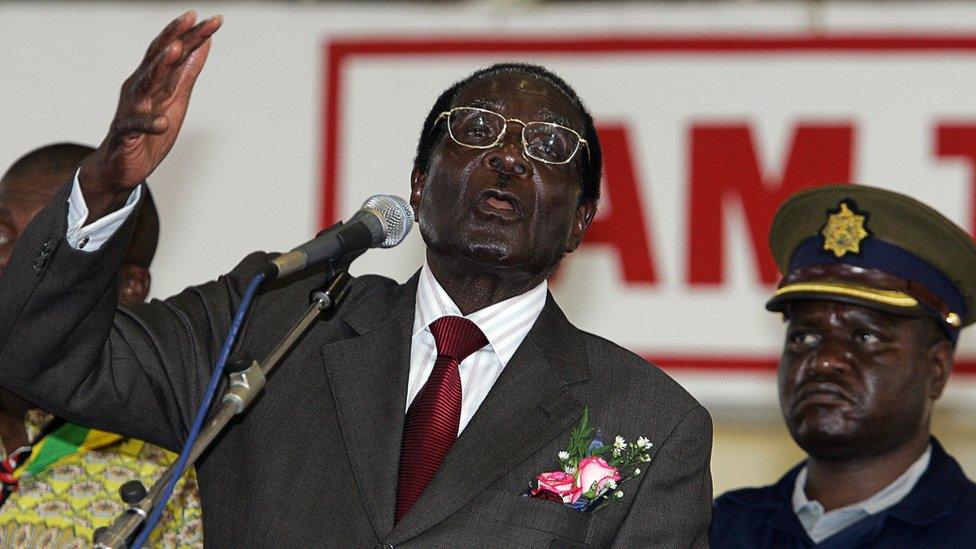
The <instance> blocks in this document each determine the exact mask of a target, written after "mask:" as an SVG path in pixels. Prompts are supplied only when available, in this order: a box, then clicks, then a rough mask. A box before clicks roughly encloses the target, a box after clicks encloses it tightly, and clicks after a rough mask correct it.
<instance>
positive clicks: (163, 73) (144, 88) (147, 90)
mask: <svg viewBox="0 0 976 549" xmlns="http://www.w3.org/2000/svg"><path fill="white" fill-rule="evenodd" d="M182 55H183V45H182V43H181V42H179V41H177V42H171V43H170V44H169V45H168V46H166V48H165V49H164V50H163V51H161V52H159V55H157V56H156V58H155V59H153V61H152V64H151V65H149V67H147V68H146V74H145V76H143V78H142V80H141V81H140V92H141V95H142V96H143V97H151V96H153V95H155V94H156V93H157V92H159V90H161V89H163V87H164V86H165V85H167V83H168V82H169V81H172V80H175V78H174V77H173V75H172V74H171V70H172V68H173V66H174V65H175V64H176V62H177V61H178V60H179V59H180V57H182Z"/></svg>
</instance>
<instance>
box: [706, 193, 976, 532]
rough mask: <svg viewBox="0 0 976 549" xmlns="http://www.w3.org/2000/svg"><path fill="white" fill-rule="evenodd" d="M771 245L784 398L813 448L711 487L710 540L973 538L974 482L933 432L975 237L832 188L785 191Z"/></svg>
mask: <svg viewBox="0 0 976 549" xmlns="http://www.w3.org/2000/svg"><path fill="white" fill-rule="evenodd" d="M770 246H771V248H772V252H773V255H774V256H775V258H776V261H777V263H778V265H779V268H780V271H781V272H783V273H784V277H783V280H782V282H781V283H780V285H779V288H778V289H777V290H776V292H775V294H774V295H773V298H772V299H770V300H769V302H768V303H767V304H766V308H767V309H769V310H770V311H776V312H781V313H783V315H784V318H785V319H786V320H787V322H788V326H787V331H786V342H785V345H784V349H783V354H782V357H781V359H780V364H779V373H778V381H779V398H780V406H781V408H782V411H783V416H784V418H785V419H786V424H787V427H788V428H789V431H790V435H791V436H792V437H793V439H794V440H795V441H796V442H797V444H799V445H800V447H801V448H803V449H804V450H805V451H806V452H807V454H808V456H809V457H808V459H807V460H806V461H805V462H803V463H801V464H799V465H797V466H796V467H794V468H793V469H792V470H790V471H789V472H788V473H787V474H786V475H785V476H784V477H783V478H781V479H780V480H779V481H778V482H777V483H776V484H773V485H772V486H766V487H762V488H747V489H743V490H736V491H733V492H729V493H727V494H725V495H723V496H721V497H720V498H718V500H716V502H715V509H714V519H713V522H712V526H711V541H712V546H713V547H719V548H722V547H751V548H756V547H777V548H787V547H943V548H945V547H972V546H973V544H974V543H976V520H974V517H976V484H973V482H972V481H970V480H969V479H967V478H966V476H965V474H964V473H963V471H962V469H961V468H960V467H959V464H958V463H956V461H955V460H954V459H953V458H952V457H950V456H949V455H948V454H947V453H946V452H945V450H943V448H942V446H941V445H940V444H939V442H938V441H937V440H936V439H935V438H934V437H933V436H932V435H931V433H930V423H931V414H932V407H933V404H934V403H935V400H936V399H938V398H939V396H940V395H941V394H942V390H943V388H944V387H945V383H946V380H947V379H948V377H949V372H950V371H951V369H952V360H953V352H954V350H955V345H956V341H957V339H958V337H959V331H960V330H961V329H962V328H963V327H965V326H968V325H970V324H972V323H973V322H974V321H976V244H974V242H973V240H972V238H970V236H969V235H968V234H967V233H966V232H965V231H963V230H962V229H961V228H960V227H958V226H957V225H955V224H954V223H952V222H951V221H949V220H948V219H946V218H945V217H944V216H942V215H941V214H940V213H939V212H937V211H935V210H933V209H932V208H930V207H928V206H926V205H925V204H922V203H921V202H918V201H917V200H914V199H912V198H909V197H907V196H904V195H901V194H898V193H895V192H891V191H887V190H883V189H878V188H872V187H865V186H855V185H838V186H828V187H820V188H817V189H812V190H808V191H804V192H801V193H799V194H796V195H794V196H793V197H791V198H790V199H789V200H787V201H786V202H785V203H784V204H783V205H782V206H781V207H780V209H779V211H778V212H777V214H776V218H775V219H774V221H773V228H772V231H771V234H770Z"/></svg>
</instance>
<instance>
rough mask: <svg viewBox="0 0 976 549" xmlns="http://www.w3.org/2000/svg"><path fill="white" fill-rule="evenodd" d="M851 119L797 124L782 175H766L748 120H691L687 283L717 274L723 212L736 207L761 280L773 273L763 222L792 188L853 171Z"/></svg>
mask: <svg viewBox="0 0 976 549" xmlns="http://www.w3.org/2000/svg"><path fill="white" fill-rule="evenodd" d="M853 136H854V129H853V126H852V125H851V124H846V125H837V124H834V125H825V124H812V123H805V124H799V125H797V126H796V128H795V129H794V132H793V138H792V143H791V144H790V148H789V150H788V154H787V155H785V156H784V158H786V166H785V167H784V169H783V170H782V171H781V174H782V175H778V176H777V175H768V174H767V175H764V174H763V173H762V170H761V168H760V166H761V165H762V163H761V162H760V161H759V158H758V157H757V153H756V147H755V145H754V143H753V138H752V132H751V129H750V127H749V126H748V125H746V124H734V125H695V126H693V127H692V129H691V166H690V180H691V185H690V186H691V189H690V211H689V212H688V213H689V215H688V220H689V223H688V232H689V239H688V249H687V253H688V282H689V284H691V285H716V284H721V283H722V281H723V276H724V271H725V265H724V258H725V248H724V242H725V237H724V233H725V232H726V231H727V230H728V229H727V227H726V212H727V211H728V208H730V207H733V206H734V207H738V208H741V210H740V211H741V212H742V213H743V218H744V220H745V223H746V225H747V226H748V239H747V242H748V244H749V245H751V248H752V251H753V258H754V260H755V264H756V271H757V272H758V274H759V278H760V280H761V281H762V282H763V283H765V284H772V283H774V282H776V280H777V279H778V271H777V269H776V263H775V261H774V260H773V258H772V255H771V254H770V253H769V248H768V245H767V244H766V243H767V242H768V238H769V229H770V226H771V225H772V222H773V216H774V215H775V213H776V209H777V208H778V207H779V205H780V203H782V202H783V200H785V199H786V198H787V197H789V196H790V195H792V194H793V193H795V192H797V191H799V190H801V189H806V188H809V187H815V186H819V185H824V184H828V183H847V182H849V181H850V178H851V157H852V154H853V151H852V148H853Z"/></svg>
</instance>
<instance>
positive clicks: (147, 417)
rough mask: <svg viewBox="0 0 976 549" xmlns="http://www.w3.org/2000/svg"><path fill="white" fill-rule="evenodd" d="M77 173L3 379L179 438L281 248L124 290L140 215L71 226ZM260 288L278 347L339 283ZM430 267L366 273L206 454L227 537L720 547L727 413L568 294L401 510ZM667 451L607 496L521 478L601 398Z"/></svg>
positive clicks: (255, 332)
mask: <svg viewBox="0 0 976 549" xmlns="http://www.w3.org/2000/svg"><path fill="white" fill-rule="evenodd" d="M67 196H68V188H67V187H66V188H65V189H63V190H62V191H61V192H60V193H59V194H58V196H57V197H56V199H55V200H54V201H53V202H52V204H51V205H50V206H49V207H48V208H46V209H45V210H44V211H43V212H42V213H41V214H40V215H39V216H38V217H37V218H36V220H35V221H34V222H33V223H32V224H31V226H30V227H29V228H28V229H27V230H26V231H25V232H24V234H23V235H21V237H20V240H19V242H18V244H17V248H16V250H15V251H14V254H13V257H12V261H11V263H10V265H9V266H8V268H7V270H6V271H5V272H4V273H3V275H2V276H0V383H2V384H3V385H5V386H7V387H9V388H10V389H12V390H14V391H16V392H19V393H21V394H23V395H24V396H25V397H27V398H28V399H29V400H31V401H33V402H35V403H36V404H38V405H40V406H42V407H44V408H46V409H49V410H52V411H54V412H55V413H56V414H58V415H59V416H63V417H65V418H67V419H69V420H72V421H76V422H80V423H87V424H90V425H93V426H96V427H99V428H102V429H107V430H111V431H116V432H120V433H124V434H126V435H130V436H135V437H138V438H142V439H145V440H149V441H152V442H155V443H158V444H160V445H163V446H165V447H169V448H178V447H179V446H180V444H181V443H182V441H183V439H184V438H185V436H186V433H187V431H188V429H189V425H190V423H191V422H192V419H193V414H194V412H195V410H196V408H197V406H198V404H199V402H200V400H201V398H202V394H203V391H204V389H205V386H206V382H207V379H208V377H209V375H210V371H211V368H212V365H213V363H214V361H215V359H216V354H217V353H218V352H219V349H220V345H221V343H222V340H223V338H224V336H225V334H226V331H227V327H228V325H229V322H230V317H231V315H232V313H233V309H234V308H235V307H236V306H237V304H238V302H239V301H240V296H241V295H242V292H243V289H244V287H245V285H246V283H247V282H248V280H249V279H250V278H251V277H252V276H254V274H255V273H256V272H257V271H258V270H259V269H260V268H261V267H262V266H263V265H264V263H265V261H267V256H266V255H265V254H260V253H259V254H253V255H251V256H249V257H248V258H246V259H245V260H244V261H243V262H242V263H241V264H240V265H238V266H237V268H235V269H234V270H233V271H232V272H231V273H230V274H228V275H225V276H222V277H220V278H219V279H217V280H216V281H214V282H209V283H207V284H204V285H202V286H197V287H194V288H189V289H187V290H185V291H183V292H181V293H180V294H178V295H176V296H174V297H172V298H169V299H167V300H165V301H154V302H153V303H150V304H145V305H139V306H135V307H123V308H120V309H118V310H117V309H116V307H115V300H116V295H117V293H116V292H117V288H116V283H115V280H116V278H117V272H118V268H119V266H120V264H121V261H122V258H123V252H124V250H125V248H126V244H127V241H128V238H129V235H130V233H131V220H130V222H129V223H127V224H126V225H125V226H124V227H123V228H122V229H121V230H120V231H119V232H118V233H117V234H116V235H115V236H114V237H113V238H112V239H111V240H110V241H109V242H107V243H106V244H105V245H104V246H103V247H102V249H100V250H99V251H97V252H94V253H89V252H83V251H78V250H75V249H73V248H71V246H70V245H69V244H68V243H67V242H66V241H65V238H64V235H65V230H66V226H65V225H66V217H67V208H66V205H65V203H66V200H67ZM289 282H290V283H289V284H277V285H275V286H272V287H269V288H267V289H265V290H264V291H263V293H262V294H261V295H260V296H259V298H258V299H257V300H256V302H255V305H254V309H253V312H252V315H251V320H250V322H249V325H248V327H247V329H246V331H245V334H244V336H243V337H244V342H245V343H244V347H245V348H247V349H248V350H250V351H251V353H252V354H253V355H254V356H256V357H263V356H264V355H265V354H266V353H267V352H268V351H269V350H270V349H271V346H272V345H273V344H274V343H275V342H276V340H277V339H278V338H279V337H280V336H281V335H282V334H283V333H284V331H285V330H286V329H287V327H288V326H289V325H290V324H291V323H292V322H294V321H295V320H296V319H297V318H298V317H299V316H300V315H301V313H302V312H303V310H304V309H305V307H306V306H307V304H308V295H309V292H310V291H311V290H313V289H315V288H317V287H318V286H319V285H320V284H322V283H323V282H324V279H323V275H322V274H309V275H305V276H303V277H301V278H298V279H294V280H291V281H289ZM416 285H417V277H416V276H415V277H414V278H413V279H411V280H410V281H409V282H408V283H407V284H404V285H398V284H396V283H395V282H393V281H392V280H389V279H385V278H382V277H376V276H365V277H361V278H358V279H357V280H356V281H355V282H354V283H353V285H352V286H351V291H350V295H349V297H348V298H347V299H346V301H345V302H344V303H343V304H342V306H341V307H340V309H339V310H338V311H337V312H336V313H335V314H334V315H333V316H331V317H329V318H326V319H324V320H322V321H319V322H317V323H316V324H315V326H314V327H313V328H312V329H311V331H310V332H309V333H308V335H307V336H306V337H304V338H303V339H302V340H301V342H300V343H299V345H298V346H297V347H296V348H295V349H294V351H292V352H291V353H290V355H289V356H288V357H287V358H286V360H285V361H284V362H283V363H282V364H281V365H280V366H279V367H278V368H277V369H276V370H275V372H274V373H273V374H272V375H271V377H270V379H269V381H268V386H267V388H266V389H265V392H264V393H263V394H262V395H261V396H260V397H259V399H258V400H257V401H256V402H255V404H254V405H253V406H252V408H251V409H250V410H248V411H247V413H246V414H245V415H244V416H243V417H240V418H237V419H236V420H235V422H234V425H233V426H232V427H231V429H230V430H229V431H227V432H226V433H224V434H223V435H222V436H221V437H220V438H219V439H218V442H217V443H216V444H215V445H214V446H213V447H212V448H211V449H210V450H209V451H208V453H207V454H205V456H204V459H203V460H202V462H201V463H200V464H199V465H198V474H199V484H200V490H201V496H202V500H203V508H204V521H205V530H204V534H205V539H206V541H207V544H208V545H211V546H215V547H244V546H248V547H294V546H335V545H338V546H363V547H368V546H373V545H375V544H384V543H389V544H392V545H397V546H399V545H405V546H416V547H457V546H472V547H474V546H507V547H515V546H519V547H521V546H524V547H539V546H553V545H556V546H566V545H574V544H590V545H592V546H610V545H615V546H620V547H637V546H657V547H687V546H705V545H706V543H707V530H708V523H709V518H710V513H711V495H712V493H711V477H710V474H709V457H710V450H711V436H712V433H711V421H710V418H709V416H708V413H707V412H706V411H705V409H704V408H702V407H701V405H699V404H698V403H697V402H696V401H695V400H694V399H693V398H692V397H691V396H689V395H688V394H687V393H686V392H685V391H684V390H683V389H682V388H681V387H679V386H678V385H677V384H676V383H675V382H674V381H672V380H671V379H670V378H669V377H667V376H666V375H665V374H663V373H662V372H661V371H660V370H659V369H657V368H656V367H654V366H652V365H649V364H647V363H646V362H645V361H643V360H642V359H640V358H639V357H637V356H635V355H633V354H632V353H630V352H628V351H626V350H624V349H622V348H620V347H618V346H617V345H614V344H613V343H611V342H609V341H606V340H604V339H601V338H599V337H596V336H594V335H591V334H588V333H585V332H582V331H580V330H578V329H577V328H575V327H574V326H573V325H572V324H570V323H569V321H568V320H566V317H565V316H564V315H563V313H562V311H561V310H560V309H559V307H558V306H557V305H556V303H555V302H554V301H553V299H552V296H549V297H548V299H547V302H546V305H545V308H544V309H543V311H542V314H541V315H540V316H539V319H538V321H537V322H536V324H535V325H534V326H533V327H532V329H531V331H530V332H529V334H528V336H527V337H526V339H525V341H524V342H523V343H522V345H521V346H520V347H519V349H518V350H517V352H516V353H515V355H514V356H513V357H512V359H511V361H510V362H509V363H508V365H507V366H506V368H505V370H504V372H503V373H502V375H501V376H500V377H499V378H498V381H497V382H496V383H495V386H494V387H493V388H492V390H491V392H490V393H489V394H488V396H487V398H486V399H485V401H484V403H483V404H482V405H481V407H480V408H479V409H478V411H477V413H476V414H475V416H474V418H473V419H472V420H471V422H470V423H469V424H468V426H467V428H466V429H465V430H464V432H462V433H461V435H460V437H459V438H458V440H457V442H456V443H455V445H454V447H453V448H452V450H451V451H450V453H449V454H448V455H447V457H446V458H445V460H444V462H443V464H442V465H441V468H440V470H439V471H438V473H437V475H436V476H435V477H434V479H433V481H431V484H430V485H429V486H428V488H427V490H426V492H424V494H423V495H422V496H421V498H420V499H419V500H418V501H417V503H416V504H415V505H414V507H413V509H412V510H411V512H410V513H409V514H408V515H407V516H406V517H405V518H404V519H403V520H402V521H401V522H400V523H398V524H394V522H393V513H394V501H395V494H396V479H397V467H398V461H399V450H400V437H401V433H402V425H403V416H404V408H405V399H406V392H407V391H406V387H407V373H408V369H409V362H410V340H411V338H410V336H411V329H412V325H413V313H414V300H415V294H416ZM584 405H587V406H589V408H590V413H591V423H592V424H593V425H595V426H599V427H600V428H602V429H603V432H604V433H606V434H607V436H613V435H617V434H620V435H623V436H625V437H627V438H628V439H634V438H635V437H637V436H646V437H647V438H649V439H650V440H651V442H653V444H654V447H653V449H652V452H651V455H652V457H653V459H652V461H651V462H650V463H648V464H646V466H645V467H644V469H646V471H645V472H644V474H643V475H642V477H641V478H640V479H639V480H634V481H631V483H629V484H625V485H623V486H622V488H623V490H624V492H625V494H626V495H625V496H624V498H623V499H622V500H621V501H619V502H617V503H614V504H611V505H610V506H607V507H605V508H604V509H601V510H600V511H598V512H596V513H592V514H589V513H582V512H579V511H575V510H572V509H568V508H565V507H563V506H561V505H559V504H555V503H552V502H547V501H539V500H534V499H528V498H525V497H522V495H521V494H523V493H524V492H525V491H526V489H527V488H528V487H529V486H530V483H531V482H532V480H533V478H534V477H535V476H536V475H537V474H539V473H541V472H544V471H549V470H553V469H556V468H558V460H557V457H556V453H557V452H558V451H559V450H561V449H564V448H565V447H566V445H567V442H568V440H569V433H570V430H571V429H572V427H573V426H574V425H575V424H576V423H577V422H578V421H579V419H580V416H581V414H582V411H583V406H584Z"/></svg>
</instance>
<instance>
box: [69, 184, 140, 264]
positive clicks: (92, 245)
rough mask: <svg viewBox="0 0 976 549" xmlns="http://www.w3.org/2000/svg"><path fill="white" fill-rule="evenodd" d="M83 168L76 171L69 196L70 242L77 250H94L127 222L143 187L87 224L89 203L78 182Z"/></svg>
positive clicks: (136, 189)
mask: <svg viewBox="0 0 976 549" xmlns="http://www.w3.org/2000/svg"><path fill="white" fill-rule="evenodd" d="M80 172H81V168H78V171H76V172H75V180H74V183H73V184H72V185H71V196H70V197H69V198H68V234H67V235H66V236H67V239H68V244H70V245H71V247H72V248H74V249H76V250H83V251H86V252H94V251H96V250H98V249H99V248H101V247H102V244H104V243H105V242H106V241H107V240H108V239H109V238H112V235H113V234H115V231H116V230H118V228H119V227H121V226H122V224H123V223H125V220H126V219H128V218H129V214H130V213H132V211H133V210H135V207H136V203H137V202H139V197H140V196H142V187H141V186H139V187H136V188H135V189H133V191H132V193H131V194H129V199H128V200H126V201H125V206H123V207H121V208H119V209H118V210H116V211H114V212H112V213H110V214H108V215H106V216H105V217H103V218H101V219H99V220H98V221H95V222H94V223H91V224H89V225H85V222H86V221H87V220H88V204H86V203H85V196H84V195H83V194H82V192H81V185H80V184H79V183H78V174H79V173H80Z"/></svg>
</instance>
